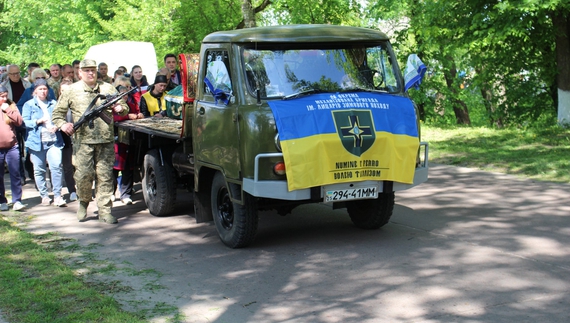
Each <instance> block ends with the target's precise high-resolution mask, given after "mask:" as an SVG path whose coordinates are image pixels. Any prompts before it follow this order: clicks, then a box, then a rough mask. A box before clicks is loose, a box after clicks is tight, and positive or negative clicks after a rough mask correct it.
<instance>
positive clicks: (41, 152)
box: [22, 79, 67, 206]
mask: <svg viewBox="0 0 570 323" xmlns="http://www.w3.org/2000/svg"><path fill="white" fill-rule="evenodd" d="M47 97H48V86H47V82H46V81H45V80H44V79H38V80H36V81H35V82H34V98H33V99H31V100H29V101H27V102H26V103H25V104H24V106H23V108H22V118H23V119H24V123H25V124H26V129H27V130H28V139H26V148H28V150H29V151H30V155H31V156H30V159H31V161H32V163H33V164H34V178H35V180H36V186H37V187H38V190H39V191H40V196H41V197H42V205H50V204H51V199H50V198H49V196H48V193H49V192H48V188H47V185H46V171H47V166H48V164H49V169H50V172H51V183H52V188H53V195H54V201H53V204H54V205H55V206H65V205H66V204H67V202H66V201H65V199H64V198H63V196H61V185H62V165H61V149H62V148H63V138H62V137H61V133H60V132H59V129H58V128H57V127H56V126H55V125H53V123H51V115H52V112H53V109H54V108H55V105H56V101H55V100H48V99H47Z"/></svg>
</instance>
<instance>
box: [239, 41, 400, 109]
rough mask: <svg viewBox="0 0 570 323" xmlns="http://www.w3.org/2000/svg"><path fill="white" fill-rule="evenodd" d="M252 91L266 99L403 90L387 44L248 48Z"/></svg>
mask: <svg viewBox="0 0 570 323" xmlns="http://www.w3.org/2000/svg"><path fill="white" fill-rule="evenodd" d="M242 59H243V64H244V67H245V69H244V70H245V73H246V80H247V83H248V86H249V90H250V91H251V93H252V94H255V93H256V91H257V90H258V89H259V91H260V96H261V97H263V98H267V99H271V98H288V97H294V96H296V95H297V94H303V93H315V92H345V91H382V92H388V93H396V92H399V91H400V82H399V77H397V75H398V74H397V64H396V60H395V59H394V58H393V56H392V54H391V51H390V50H388V48H387V44H383V45H374V46H360V47H354V46H351V47H348V48H333V49H330V48H328V49H318V48H317V49H315V48H313V49H289V50H283V49H259V48H256V49H253V48H244V49H243V51H242Z"/></svg>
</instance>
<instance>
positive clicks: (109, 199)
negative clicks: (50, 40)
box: [0, 54, 181, 223]
mask: <svg viewBox="0 0 570 323" xmlns="http://www.w3.org/2000/svg"><path fill="white" fill-rule="evenodd" d="M164 65H165V66H164V67H163V68H161V69H160V70H159V71H158V73H157V75H156V76H155V77H154V82H153V83H152V84H149V82H148V80H147V78H146V76H145V75H144V73H143V70H142V68H141V66H139V65H134V66H133V67H132V69H131V71H130V73H128V72H127V69H126V68H125V67H123V66H121V67H119V68H118V69H117V70H116V71H115V72H114V74H113V77H110V76H109V75H108V73H109V70H108V66H107V64H105V63H104V62H99V64H97V62H96V61H94V60H92V59H84V60H82V61H79V60H74V61H73V62H72V63H71V64H64V65H61V64H57V63H56V64H52V65H50V66H49V68H45V69H44V68H42V67H41V66H40V65H39V64H37V63H30V64H28V65H27V70H26V71H25V72H26V73H25V75H24V76H23V75H22V71H20V66H18V65H16V64H12V65H8V66H0V108H1V109H0V110H1V111H2V112H1V114H2V119H3V121H4V122H0V163H1V164H2V165H4V164H5V165H7V168H8V172H9V174H10V186H11V197H12V198H11V199H12V201H11V203H9V202H8V200H7V197H6V189H5V187H4V179H3V178H4V176H2V181H0V211H7V210H9V205H10V204H11V205H12V209H13V210H14V211H21V210H23V209H25V208H26V205H25V204H24V203H23V202H22V185H26V180H27V178H29V179H31V180H33V182H34V183H35V186H36V188H37V190H38V191H39V193H40V196H41V204H42V205H45V206H49V205H52V203H53V205H55V206H57V207H63V206H66V205H67V203H68V201H67V200H66V199H65V197H64V194H63V187H64V185H65V187H66V188H67V191H68V194H69V195H68V199H69V202H72V201H77V200H78V201H79V208H78V211H77V218H78V220H79V221H81V222H83V221H85V220H87V219H88V213H87V208H88V205H89V202H90V201H92V200H93V198H95V200H96V201H97V207H98V217H99V221H101V222H105V223H117V219H116V218H115V217H113V215H112V214H111V206H112V204H113V201H114V200H115V195H116V190H117V189H118V190H119V193H120V195H119V196H120V197H119V198H120V200H121V201H122V203H124V204H126V205H129V204H132V203H133V201H132V194H133V178H134V177H133V168H132V166H133V160H132V158H133V156H130V155H129V149H128V146H126V145H125V144H122V143H118V142H115V137H116V136H115V133H114V125H113V122H111V123H109V124H108V123H106V122H104V121H103V120H100V119H99V118H98V119H96V120H94V121H92V122H91V123H89V125H87V124H85V125H83V126H80V127H75V126H74V121H77V120H79V118H80V117H81V116H82V115H83V113H84V112H85V111H86V110H87V109H88V108H89V106H90V105H92V104H93V103H95V102H97V101H96V98H102V97H103V96H104V95H115V94H118V93H122V92H126V91H130V90H131V89H132V88H135V87H136V90H135V91H133V92H131V93H130V94H129V95H128V96H125V97H124V98H123V100H122V101H120V102H118V103H117V104H115V105H114V106H113V107H112V112H111V111H109V112H108V113H109V114H110V113H112V116H111V115H108V116H107V117H108V118H109V119H110V120H113V121H114V122H122V121H124V120H135V119H142V118H147V117H163V116H166V104H165V100H164V96H165V94H166V93H167V91H169V90H171V89H173V88H175V87H177V86H179V85H180V83H181V77H180V71H179V70H178V62H177V58H176V56H175V55H174V54H168V55H166V56H165V57H164ZM103 113H106V112H103ZM26 173H27V177H26ZM48 183H51V185H48ZM93 183H95V197H94V196H93V189H92V188H93ZM50 186H51V190H52V192H53V200H52V199H51V197H50V194H49V189H50Z"/></svg>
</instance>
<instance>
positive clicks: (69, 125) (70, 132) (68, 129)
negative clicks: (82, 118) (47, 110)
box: [59, 122, 75, 136]
mask: <svg viewBox="0 0 570 323" xmlns="http://www.w3.org/2000/svg"><path fill="white" fill-rule="evenodd" d="M59 129H60V130H61V131H63V132H65V133H66V134H67V135H68V136H71V135H73V133H74V132H75V131H74V130H73V123H71V122H68V123H64V124H63V126H61V128H59Z"/></svg>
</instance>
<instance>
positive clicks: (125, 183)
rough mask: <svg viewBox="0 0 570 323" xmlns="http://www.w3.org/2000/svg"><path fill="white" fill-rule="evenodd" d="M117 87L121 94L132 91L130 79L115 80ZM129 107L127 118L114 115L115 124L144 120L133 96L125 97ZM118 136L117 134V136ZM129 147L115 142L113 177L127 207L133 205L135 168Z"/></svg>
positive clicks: (120, 78)
mask: <svg viewBox="0 0 570 323" xmlns="http://www.w3.org/2000/svg"><path fill="white" fill-rule="evenodd" d="M114 84H115V87H116V89H117V91H119V93H123V92H126V91H129V90H130V89H131V82H130V80H129V78H128V77H125V76H119V77H118V78H117V80H115V83H114ZM123 100H126V103H127V105H128V106H129V113H128V114H127V115H125V116H120V115H118V114H113V119H114V121H115V122H122V121H125V120H136V119H143V118H144V115H143V114H142V113H141V112H140V110H139V106H138V104H137V102H136V100H135V98H134V97H133V95H130V94H129V95H127V96H126V97H123ZM115 135H116V134H115ZM129 152H130V150H129V146H128V145H126V144H123V143H120V142H115V164H114V165H113V175H114V176H115V182H114V185H115V187H114V189H115V190H116V189H117V185H118V186H119V192H120V193H121V196H120V198H121V202H123V204H126V205H130V204H133V200H132V199H131V196H132V194H133V168H132V164H133V163H132V159H133V157H134V156H132V154H130V153H129ZM119 172H120V173H121V180H120V181H119Z"/></svg>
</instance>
